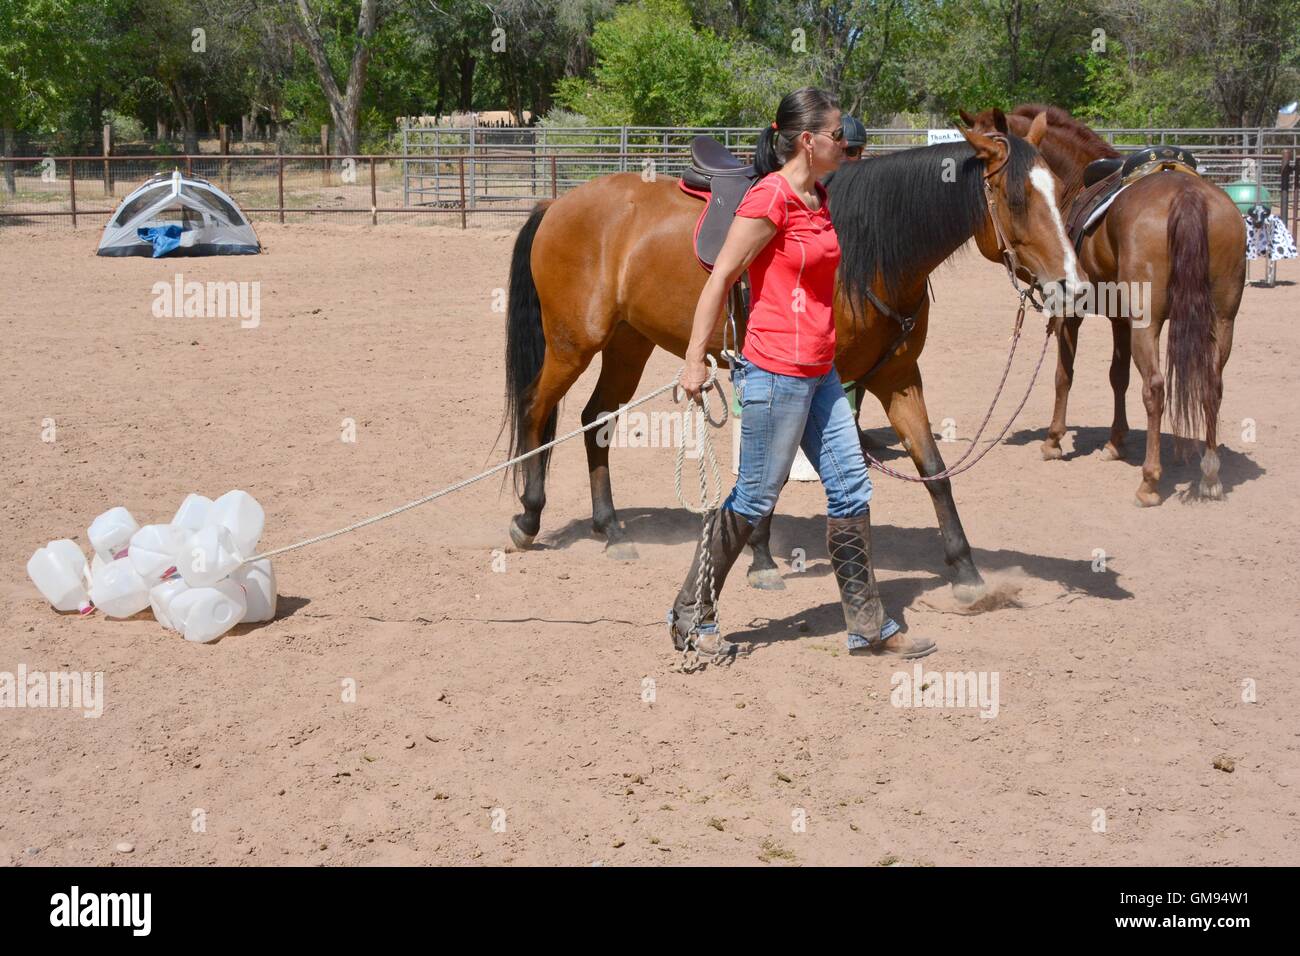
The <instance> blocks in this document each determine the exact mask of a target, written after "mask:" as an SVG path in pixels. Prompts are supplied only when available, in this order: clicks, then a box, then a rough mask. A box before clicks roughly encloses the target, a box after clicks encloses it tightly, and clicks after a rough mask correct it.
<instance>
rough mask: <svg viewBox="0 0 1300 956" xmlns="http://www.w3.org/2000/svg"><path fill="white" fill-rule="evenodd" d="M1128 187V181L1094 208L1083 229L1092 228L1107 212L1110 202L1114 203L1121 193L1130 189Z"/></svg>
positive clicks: (1084, 230)
mask: <svg viewBox="0 0 1300 956" xmlns="http://www.w3.org/2000/svg"><path fill="white" fill-rule="evenodd" d="M1128 187H1129V184H1128V183H1126V184H1124V185H1123V186H1120V187H1119V189H1117V190H1115V191H1114V192H1113V193H1111V194H1110V196H1109V197H1107V198H1106V199H1105V200H1104V201H1103V202H1102V204H1101V205H1100V206H1098V207H1097V208H1096V209H1094V210H1093V211H1092V215H1090V216H1089V217H1088V218H1087V219H1086V220H1085V221H1084V223H1083V230H1082V231H1083V232H1087V231H1088V230H1089V229H1091V228H1092V227H1093V225H1095V224H1096V222H1097V220H1098V219H1100V218H1101V217H1102V216H1104V215H1105V214H1106V210H1107V209H1109V208H1110V204H1111V203H1113V202H1114V201H1115V200H1116V199H1117V198H1118V197H1119V194H1120V193H1122V192H1123V191H1124V190H1126V189H1128Z"/></svg>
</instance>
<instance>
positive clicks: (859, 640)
mask: <svg viewBox="0 0 1300 956" xmlns="http://www.w3.org/2000/svg"><path fill="white" fill-rule="evenodd" d="M826 550H827V551H828V552H829V553H830V556H831V567H833V568H834V569H835V580H836V582H837V583H838V584H839V586H840V601H841V603H842V604H843V605H844V626H845V628H846V629H847V630H848V632H849V641H848V643H849V653H850V654H866V655H871V656H889V657H901V658H908V659H910V658H914V657H925V655H927V654H931V653H933V652H934V651H935V650H937V649H938V648H937V646H936V645H935V643H934V641H930V640H926V639H924V638H920V639H913V638H909V637H905V636H903V635H902V634H899V633H898V624H897V623H896V622H895V621H894V620H893V619H892V618H889V617H886V615H885V609H884V606H883V605H882V604H881V603H880V591H879V589H878V588H877V587H876V574H875V571H874V570H873V569H872V567H871V512H870V511H869V510H868V511H867V512H866V514H862V515H858V516H856V517H853V518H830V517H828V518H827V519H826Z"/></svg>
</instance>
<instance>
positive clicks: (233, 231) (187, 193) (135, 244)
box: [99, 170, 262, 257]
mask: <svg viewBox="0 0 1300 956" xmlns="http://www.w3.org/2000/svg"><path fill="white" fill-rule="evenodd" d="M261 249H262V247H261V245H260V244H259V243H258V241H257V234H256V233H255V232H253V227H252V225H251V224H250V223H249V221H248V218H247V217H246V216H245V215H244V214H243V212H242V211H240V209H239V207H238V206H237V205H235V201H234V200H233V199H231V198H230V197H229V196H227V195H226V194H225V193H223V192H222V191H221V190H220V189H218V188H217V187H216V186H214V185H212V184H211V183H210V182H208V181H207V180H206V179H199V178H198V177H196V176H185V175H183V174H182V173H181V171H180V170H175V171H173V172H171V173H159V174H158V175H157V176H154V177H152V178H151V179H149V180H147V181H146V182H145V183H144V184H142V185H141V186H139V187H138V188H136V189H135V190H133V191H132V192H131V194H130V195H129V196H127V197H126V198H125V199H123V200H122V203H121V205H119V206H118V207H117V211H116V212H114V213H113V217H112V218H111V219H109V221H108V225H106V226H105V227H104V235H103V238H101V239H100V241H99V255H101V256H155V257H156V256H160V255H164V254H167V253H170V252H173V251H174V252H175V254H176V255H182V256H238V255H254V254H256V253H258V252H260V251H261Z"/></svg>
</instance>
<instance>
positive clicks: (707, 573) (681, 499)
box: [673, 330, 729, 673]
mask: <svg viewBox="0 0 1300 956" xmlns="http://www.w3.org/2000/svg"><path fill="white" fill-rule="evenodd" d="M724 336H725V330H724ZM708 361H709V366H710V371H709V380H708V381H707V382H706V383H705V385H704V391H702V392H700V405H701V410H700V413H699V414H700V428H699V442H698V445H699V452H700V455H699V463H698V466H697V469H696V470H697V473H698V475H699V480H700V497H699V504H692V503H691V502H689V501H687V500H686V495H685V494H683V493H682V468H683V467H684V465H685V460H686V442H684V441H683V442H679V443H678V445H677V454H676V456H675V458H674V462H673V491H674V493H675V494H676V495H677V503H678V504H680V505H681V506H682V507H683V508H685V509H686V510H687V511H689V512H691V513H692V514H697V515H701V516H702V517H701V519H700V564H699V569H698V571H697V573H696V575H695V616H694V621H695V624H696V625H697V626H698V624H699V621H700V609H701V607H706V606H707V607H712V608H714V617H715V618H716V616H717V604H716V602H717V595H716V594H714V593H713V549H712V548H711V547H709V543H710V539H711V538H712V537H713V522H714V521H715V520H716V519H717V515H718V506H719V505H720V504H721V502H722V472H721V471H720V470H719V468H718V456H717V455H716V454H715V453H714V451H713V438H712V436H710V435H709V427H710V426H711V427H713V428H721V427H722V426H723V425H725V424H726V423H727V418H728V416H729V411H728V408H727V396H726V394H725V393H723V392H722V389H721V387H720V386H718V383H717V372H718V363H717V360H716V359H714V358H713V356H712V355H710V356H708ZM680 379H681V372H678V373H677V379H674V381H673V401H674V402H680V401H682V400H683V398H684V396H681V395H679V394H678V392H677V384H678V381H679V380H680ZM710 386H712V387H714V388H717V389H718V393H719V396H720V397H721V399H722V417H721V418H720V419H718V420H717V421H714V420H713V416H712V415H711V414H710V410H709V388H710ZM687 414H690V412H689V411H688V412H687ZM682 431H683V432H685V427H683V429H682ZM710 479H712V481H711V482H710ZM710 484H711V485H712V487H711V488H710ZM706 597H707V599H708V602H707V604H706V603H705V598H706ZM699 666H700V649H699V646H698V645H697V644H696V643H695V641H694V639H693V635H692V634H688V635H687V637H686V641H685V646H683V648H682V670H683V671H685V672H687V673H690V672H691V671H694V670H695V669H696V668H698V667H699Z"/></svg>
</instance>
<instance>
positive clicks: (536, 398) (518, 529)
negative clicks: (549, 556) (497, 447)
mask: <svg viewBox="0 0 1300 956" xmlns="http://www.w3.org/2000/svg"><path fill="white" fill-rule="evenodd" d="M592 354H594V353H587V354H585V355H584V354H583V353H582V352H581V351H576V350H566V351H563V352H561V351H560V350H559V348H557V347H556V346H555V343H554V342H548V343H547V348H546V357H545V359H544V360H543V362H542V370H541V371H540V372H539V373H538V375H537V380H536V381H535V382H534V383H533V385H532V388H531V389H530V390H529V398H528V408H527V411H526V412H525V415H526V418H525V421H526V422H527V425H526V428H525V431H524V441H523V443H522V447H521V448H520V449H519V453H520V454H526V453H527V452H530V451H532V450H533V449H534V448H536V447H537V446H538V445H541V444H544V438H543V435H544V434H546V433H548V432H549V431H550V429H548V427H547V421H548V419H550V417H551V413H552V412H554V411H555V408H556V406H557V405H558V404H559V402H560V399H561V398H563V397H564V394H565V393H566V392H567V391H568V390H569V389H570V388H572V387H573V383H574V382H576V381H577V380H578V376H579V375H581V374H582V373H583V371H584V370H585V369H586V367H587V365H588V363H590V362H591V356H592ZM545 440H549V439H545ZM548 458H549V453H544V454H541V455H534V456H533V457H532V458H530V459H528V460H527V461H526V462H524V463H523V465H524V493H523V494H522V495H520V496H519V501H520V503H521V504H523V506H524V512H523V514H518V515H515V517H514V519H513V520H512V521H511V522H510V540H511V542H512V543H513V544H514V546H515V547H516V548H527V547H528V546H529V545H531V544H532V543H533V539H534V538H536V537H537V532H538V531H540V530H541V527H542V508H543V507H545V505H546V466H547V459H548Z"/></svg>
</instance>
